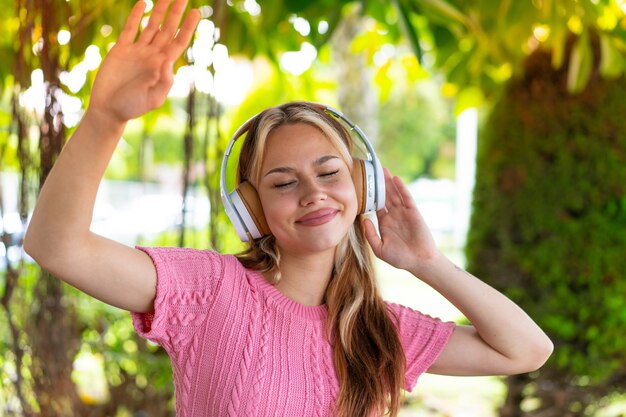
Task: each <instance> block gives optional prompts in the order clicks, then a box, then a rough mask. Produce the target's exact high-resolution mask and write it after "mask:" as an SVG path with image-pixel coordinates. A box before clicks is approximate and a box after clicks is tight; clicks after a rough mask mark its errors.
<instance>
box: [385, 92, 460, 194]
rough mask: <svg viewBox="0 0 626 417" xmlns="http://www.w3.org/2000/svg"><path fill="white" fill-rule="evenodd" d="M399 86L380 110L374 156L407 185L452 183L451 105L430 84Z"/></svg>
mask: <svg viewBox="0 0 626 417" xmlns="http://www.w3.org/2000/svg"><path fill="white" fill-rule="evenodd" d="M398 84H399V85H395V86H394V88H395V90H396V91H395V93H392V94H391V96H390V97H389V99H388V100H387V101H386V102H384V103H382V104H381V107H380V114H379V117H380V133H379V139H378V148H379V149H378V151H377V154H378V156H379V158H380V160H381V163H382V164H383V166H387V167H390V169H392V172H393V173H394V174H395V175H399V176H400V177H402V178H403V179H404V180H405V181H407V182H412V181H415V180H416V179H418V178H419V177H437V178H450V179H454V174H455V171H454V157H455V137H454V135H455V120H454V118H453V117H452V110H451V108H450V107H451V104H450V103H449V102H447V101H446V100H444V99H443V97H441V94H440V93H439V92H438V86H437V84H436V83H435V82H434V81H432V80H430V81H426V80H424V81H421V82H419V83H407V84H403V83H398Z"/></svg>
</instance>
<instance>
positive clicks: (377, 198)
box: [220, 102, 385, 242]
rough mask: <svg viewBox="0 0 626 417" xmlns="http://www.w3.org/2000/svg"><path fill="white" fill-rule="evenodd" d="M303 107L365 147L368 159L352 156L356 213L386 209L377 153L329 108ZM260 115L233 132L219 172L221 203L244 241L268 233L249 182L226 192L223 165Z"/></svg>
mask: <svg viewBox="0 0 626 417" xmlns="http://www.w3.org/2000/svg"><path fill="white" fill-rule="evenodd" d="M291 105H294V103H287V104H284V105H282V106H279V108H284V107H288V106H291ZM302 105H304V106H308V107H310V108H312V109H316V110H317V111H318V112H324V113H326V114H329V115H331V116H333V117H335V118H337V119H338V120H340V121H343V122H344V123H345V124H347V125H348V126H349V129H348V131H354V132H355V133H356V136H358V137H359V138H360V139H361V141H362V142H363V144H364V145H365V150H364V151H365V152H364V153H365V154H366V156H367V160H363V159H358V158H354V157H353V162H354V164H353V170H352V180H353V181H354V186H355V188H356V194H357V199H358V213H367V212H370V211H375V210H380V209H382V208H383V207H385V178H384V174H383V168H382V166H381V164H380V161H379V160H378V158H377V157H376V153H375V152H374V149H373V148H372V145H371V144H370V141H369V140H368V139H367V136H365V134H364V133H363V131H361V129H360V128H359V127H358V126H357V125H355V124H354V123H352V122H351V121H350V120H349V119H348V118H347V117H346V116H344V115H343V114H342V113H341V112H339V111H338V110H335V109H333V108H332V107H328V106H325V105H323V104H319V103H313V102H302ZM262 113H263V112H261V113H258V114H256V115H254V116H252V117H251V118H250V119H248V120H247V121H246V122H245V123H244V124H243V125H241V127H240V128H239V129H237V131H236V132H235V133H234V135H233V137H232V139H231V140H230V142H229V144H228V146H227V147H226V151H225V152H224V158H223V160H222V169H221V173H220V194H221V196H222V202H223V203H224V209H225V210H226V214H227V215H228V218H229V219H230V221H231V223H232V224H233V226H234V227H235V230H236V231H237V234H238V235H239V238H240V239H241V240H242V241H243V242H247V241H249V240H252V239H257V238H260V237H263V236H266V235H269V234H271V231H270V229H269V227H268V225H267V221H266V220H265V215H264V214H263V208H262V206H261V201H260V200H259V196H258V194H257V192H256V190H255V188H254V187H253V186H252V185H251V184H250V183H249V182H247V181H242V182H241V183H239V184H237V186H236V187H235V189H234V190H233V191H230V192H228V191H227V189H226V164H227V162H228V157H229V156H230V154H231V152H232V149H233V146H234V144H235V141H236V140H237V139H239V137H241V136H242V135H243V134H244V133H246V132H248V130H249V129H250V126H252V124H253V122H254V121H255V120H256V119H257V117H258V116H259V115H260V114H262Z"/></svg>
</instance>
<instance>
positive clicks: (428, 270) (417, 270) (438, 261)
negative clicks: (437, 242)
mask: <svg viewBox="0 0 626 417" xmlns="http://www.w3.org/2000/svg"><path fill="white" fill-rule="evenodd" d="M450 264H451V262H450V260H449V259H448V258H447V257H446V256H445V255H444V254H443V253H441V251H439V250H437V251H435V252H433V253H430V254H428V255H426V256H420V257H416V259H415V261H414V262H413V264H412V265H411V267H410V268H408V271H409V272H410V273H411V274H413V275H415V276H416V277H418V278H419V279H420V280H422V281H424V282H426V283H428V280H429V279H430V278H432V277H434V276H437V271H443V270H444V269H445V268H446V267H447V266H449V265H450Z"/></svg>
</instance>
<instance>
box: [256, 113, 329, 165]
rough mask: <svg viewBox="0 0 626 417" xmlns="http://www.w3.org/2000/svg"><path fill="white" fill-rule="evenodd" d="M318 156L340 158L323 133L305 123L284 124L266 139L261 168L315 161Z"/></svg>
mask: <svg viewBox="0 0 626 417" xmlns="http://www.w3.org/2000/svg"><path fill="white" fill-rule="evenodd" d="M320 154H330V155H337V156H340V152H339V150H338V149H337V148H336V147H335V145H334V144H333V142H332V141H331V140H330V139H329V138H328V137H326V135H324V133H323V132H322V131H321V130H320V129H318V128H317V127H315V126H312V125H309V124H307V123H295V124H286V125H282V126H280V127H278V128H277V129H275V130H274V131H273V132H272V133H271V134H270V135H269V136H268V138H267V143H266V148H265V157H264V160H263V166H266V165H269V164H275V163H286V162H288V161H290V160H294V161H300V162H302V161H303V160H307V159H316V157H317V156H319V155H320Z"/></svg>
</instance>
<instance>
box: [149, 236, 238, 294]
mask: <svg viewBox="0 0 626 417" xmlns="http://www.w3.org/2000/svg"><path fill="white" fill-rule="evenodd" d="M137 249H139V250H141V251H143V252H145V253H146V254H147V255H148V256H149V257H150V258H151V259H152V262H153V263H154V266H155V268H156V270H157V276H158V277H159V279H160V281H161V283H164V282H167V283H168V284H172V285H175V286H177V287H187V286H193V285H194V284H206V282H207V281H214V280H215V278H217V277H221V276H223V275H230V274H236V273H237V272H239V271H240V270H241V269H242V268H243V266H242V265H241V264H240V263H239V261H238V260H237V258H236V257H235V256H233V255H225V254H221V253H219V252H216V251H214V250H210V249H192V248H177V247H148V246H137Z"/></svg>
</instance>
